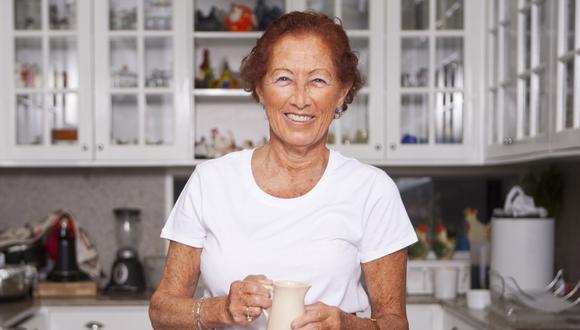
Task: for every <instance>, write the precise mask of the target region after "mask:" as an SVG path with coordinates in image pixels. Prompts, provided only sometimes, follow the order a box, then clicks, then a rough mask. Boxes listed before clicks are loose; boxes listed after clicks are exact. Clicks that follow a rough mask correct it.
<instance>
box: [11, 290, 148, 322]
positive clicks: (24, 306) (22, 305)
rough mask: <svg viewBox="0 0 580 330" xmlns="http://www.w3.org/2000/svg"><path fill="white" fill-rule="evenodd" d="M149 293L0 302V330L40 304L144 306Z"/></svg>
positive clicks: (25, 315) (28, 314)
mask: <svg viewBox="0 0 580 330" xmlns="http://www.w3.org/2000/svg"><path fill="white" fill-rule="evenodd" d="M150 297H151V295H150V294H143V295H136V296H120V295H110V296H109V295H98V296H95V297H63V298H43V299H26V300H21V301H15V302H0V330H2V329H3V327H8V326H12V325H14V324H16V323H18V322H20V321H22V320H23V319H25V318H27V317H29V316H31V315H33V314H34V313H36V311H37V310H38V309H39V308H40V307H42V306H146V305H148V304H149V298H150Z"/></svg>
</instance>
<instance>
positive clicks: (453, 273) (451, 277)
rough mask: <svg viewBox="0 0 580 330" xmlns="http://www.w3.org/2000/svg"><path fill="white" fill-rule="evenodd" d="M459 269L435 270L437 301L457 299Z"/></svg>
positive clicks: (445, 268) (434, 288)
mask: <svg viewBox="0 0 580 330" xmlns="http://www.w3.org/2000/svg"><path fill="white" fill-rule="evenodd" d="M457 271H458V270H457V268H455V267H439V268H435V274H434V276H433V278H434V282H435V283H434V285H433V291H434V293H435V298H437V299H455V297H456V296H457Z"/></svg>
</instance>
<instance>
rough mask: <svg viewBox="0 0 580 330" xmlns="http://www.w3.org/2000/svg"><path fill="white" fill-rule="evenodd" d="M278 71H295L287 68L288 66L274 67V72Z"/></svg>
mask: <svg viewBox="0 0 580 330" xmlns="http://www.w3.org/2000/svg"><path fill="white" fill-rule="evenodd" d="M276 71H286V72H288V73H293V72H292V70H290V69H286V68H274V69H272V73H275V72H276Z"/></svg>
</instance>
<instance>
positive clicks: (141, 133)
mask: <svg viewBox="0 0 580 330" xmlns="http://www.w3.org/2000/svg"><path fill="white" fill-rule="evenodd" d="M187 3H188V1H185V0H164V1H153V0H111V1H95V2H94V9H95V11H94V24H95V29H94V31H95V34H94V39H95V44H94V56H95V62H94V66H95V107H94V109H95V125H94V127H95V145H96V153H95V158H96V159H108V160H120V159H121V160H122V159H129V160H140V159H145V160H147V159H160V160H168V159H187V158H188V155H190V153H191V152H189V153H188V151H189V150H190V148H189V146H191V143H188V140H189V138H188V130H189V128H190V125H189V122H190V116H189V76H188V73H187V71H186V70H184V69H183V68H186V67H187V63H188V59H187V55H186V54H187V47H186V46H185V45H186V43H184V42H183V41H184V40H186V38H187V35H186V28H185V26H186V25H187V19H188V17H187V15H186V8H187Z"/></svg>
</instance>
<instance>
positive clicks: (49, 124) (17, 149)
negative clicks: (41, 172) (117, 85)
mask: <svg viewBox="0 0 580 330" xmlns="http://www.w3.org/2000/svg"><path fill="white" fill-rule="evenodd" d="M91 4H92V2H91V1H89V0H70V1H63V0H28V1H5V2H3V6H4V7H5V8H3V10H2V11H0V41H1V42H2V45H3V47H4V48H5V49H3V51H2V55H0V56H1V58H0V73H1V74H0V75H1V76H2V77H3V79H2V81H0V90H1V92H0V106H1V110H0V115H1V116H2V119H3V120H2V125H3V127H1V128H2V132H0V140H2V141H3V143H0V145H2V144H4V147H5V153H3V155H2V156H3V157H2V158H5V159H20V160H22V159H28V160H49V159H91V158H92V153H91V150H92V119H91V118H92V113H91V109H92V104H91V103H92V85H91V84H92V80H91V64H92V62H91V59H92V54H91V44H90V40H91V38H90V33H91V25H90V24H87V23H86V22H90V21H91ZM0 148H2V147H0ZM0 151H2V150H0ZM0 157H1V156H0Z"/></svg>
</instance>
